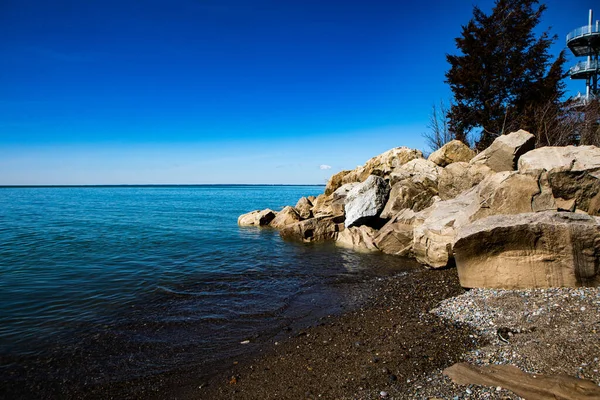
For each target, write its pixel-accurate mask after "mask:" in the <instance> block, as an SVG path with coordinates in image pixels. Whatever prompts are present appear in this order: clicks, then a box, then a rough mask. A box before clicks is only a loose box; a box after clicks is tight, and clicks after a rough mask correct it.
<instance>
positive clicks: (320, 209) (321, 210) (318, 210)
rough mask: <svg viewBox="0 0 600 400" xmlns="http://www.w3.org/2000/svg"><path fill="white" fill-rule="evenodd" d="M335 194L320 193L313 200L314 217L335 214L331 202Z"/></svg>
mask: <svg viewBox="0 0 600 400" xmlns="http://www.w3.org/2000/svg"><path fill="white" fill-rule="evenodd" d="M332 200H333V195H331V194H330V195H326V194H324V193H323V194H320V195H318V196H317V197H316V198H315V201H313V207H312V213H313V216H314V217H325V216H333V208H332V207H331V203H332Z"/></svg>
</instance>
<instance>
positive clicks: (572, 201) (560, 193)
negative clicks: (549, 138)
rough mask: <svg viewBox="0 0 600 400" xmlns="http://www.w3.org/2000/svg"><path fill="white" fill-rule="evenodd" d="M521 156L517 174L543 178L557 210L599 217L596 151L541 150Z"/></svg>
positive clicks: (598, 150) (590, 148)
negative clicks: (578, 210) (558, 208)
mask: <svg viewBox="0 0 600 400" xmlns="http://www.w3.org/2000/svg"><path fill="white" fill-rule="evenodd" d="M523 157H525V158H524V159H523ZM523 157H521V158H522V159H520V160H519V172H520V173H522V174H542V175H545V177H546V179H547V182H548V185H549V186H550V188H551V191H552V195H553V197H554V198H555V199H556V202H557V203H558V204H559V207H560V208H563V209H571V208H572V209H576V208H577V209H580V210H583V211H585V212H587V213H589V214H591V215H598V214H599V210H600V148H598V147H595V146H580V147H575V146H566V147H542V148H539V149H535V150H532V151H530V152H529V153H527V154H525V155H524V156H523Z"/></svg>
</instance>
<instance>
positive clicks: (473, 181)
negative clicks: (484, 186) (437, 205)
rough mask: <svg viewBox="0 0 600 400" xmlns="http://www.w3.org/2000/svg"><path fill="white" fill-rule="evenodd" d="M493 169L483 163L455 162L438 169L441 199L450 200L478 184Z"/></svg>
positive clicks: (492, 172)
mask: <svg viewBox="0 0 600 400" xmlns="http://www.w3.org/2000/svg"><path fill="white" fill-rule="evenodd" d="M492 174H494V171H492V169H491V168H490V167H488V166H486V165H483V164H469V163H466V162H460V161H459V162H455V163H452V164H450V165H448V166H447V167H446V168H442V169H441V170H440V175H439V179H438V193H439V196H440V198H441V199H442V200H450V199H453V198H455V197H456V196H458V195H459V194H461V193H463V192H466V191H467V190H469V189H471V188H472V187H474V186H476V185H478V184H479V182H481V181H483V180H484V179H485V178H486V177H488V176H490V175H492Z"/></svg>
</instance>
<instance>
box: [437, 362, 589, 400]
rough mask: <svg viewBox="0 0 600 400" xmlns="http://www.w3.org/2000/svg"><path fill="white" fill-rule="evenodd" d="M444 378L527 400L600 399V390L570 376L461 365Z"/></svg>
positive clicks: (508, 366)
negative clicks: (481, 386)
mask: <svg viewBox="0 0 600 400" xmlns="http://www.w3.org/2000/svg"><path fill="white" fill-rule="evenodd" d="M444 375H446V376H448V377H449V378H450V379H452V381H453V382H454V383H457V384H459V385H469V384H475V385H483V386H501V387H502V388H504V389H508V390H510V391H512V392H514V393H515V394H517V395H519V396H521V397H523V398H524V399H527V400H547V399H553V400H556V399H564V400H592V399H596V400H597V399H600V387H598V386H597V385H596V384H595V383H594V382H592V381H589V380H586V379H578V378H575V377H572V376H568V375H542V374H530V373H527V372H523V371H521V370H520V369H519V368H517V367H515V366H513V365H488V366H484V367H479V366H476V365H471V364H468V363H457V364H454V365H453V366H451V367H449V368H446V369H445V370H444Z"/></svg>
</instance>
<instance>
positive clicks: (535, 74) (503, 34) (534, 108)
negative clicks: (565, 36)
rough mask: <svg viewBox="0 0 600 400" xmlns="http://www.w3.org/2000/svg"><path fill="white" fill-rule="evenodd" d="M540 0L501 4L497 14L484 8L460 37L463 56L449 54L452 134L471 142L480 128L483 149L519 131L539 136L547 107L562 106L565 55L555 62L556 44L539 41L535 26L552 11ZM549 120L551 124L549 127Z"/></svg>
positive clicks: (546, 36) (548, 39)
mask: <svg viewBox="0 0 600 400" xmlns="http://www.w3.org/2000/svg"><path fill="white" fill-rule="evenodd" d="M538 3H539V1H538V0H496V2H495V4H494V8H493V9H492V13H491V14H490V15H487V14H485V13H484V12H483V11H481V9H479V8H478V7H474V9H473V18H472V19H471V20H470V21H469V23H468V24H467V25H465V26H463V27H462V33H461V36H460V37H458V38H456V39H455V40H456V46H457V48H458V50H460V52H461V54H460V55H446V59H447V60H448V63H449V64H450V69H449V70H448V71H447V72H446V82H447V83H449V84H450V88H451V90H452V93H453V95H454V99H453V104H452V107H451V108H450V112H449V114H448V117H449V120H450V130H451V131H452V132H454V134H455V135H456V138H457V139H459V140H462V141H464V142H466V137H467V134H468V133H469V132H471V131H472V130H477V129H480V130H481V132H480V136H479V140H478V142H477V147H478V148H480V149H482V148H485V147H487V146H488V145H489V144H490V143H491V142H492V141H493V140H494V138H495V137H496V136H499V135H501V134H504V133H509V132H510V131H512V130H515V129H519V128H522V129H526V130H529V131H531V132H532V133H534V134H535V131H536V129H537V128H538V126H537V125H539V124H540V123H542V122H540V121H539V118H536V116H538V115H539V114H540V113H539V109H540V108H541V107H544V108H548V107H549V105H550V106H552V107H556V111H558V108H559V107H560V98H561V97H562V95H563V94H564V83H563V78H564V77H565V73H564V69H563V65H564V63H565V56H564V54H563V53H561V54H560V55H559V56H558V57H557V58H556V59H555V60H554V61H553V62H552V60H551V57H550V55H549V54H548V49H549V47H550V46H551V45H552V43H553V42H554V41H555V40H556V36H554V37H551V36H550V34H549V32H548V31H546V32H544V33H542V34H541V35H540V36H539V37H536V35H535V34H534V29H535V27H536V26H537V25H538V24H539V23H540V18H541V16H542V14H543V12H544V10H545V9H546V6H545V5H539V6H538ZM548 122H549V121H545V123H548Z"/></svg>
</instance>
